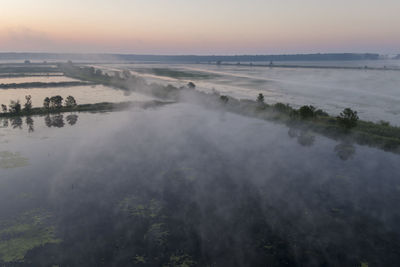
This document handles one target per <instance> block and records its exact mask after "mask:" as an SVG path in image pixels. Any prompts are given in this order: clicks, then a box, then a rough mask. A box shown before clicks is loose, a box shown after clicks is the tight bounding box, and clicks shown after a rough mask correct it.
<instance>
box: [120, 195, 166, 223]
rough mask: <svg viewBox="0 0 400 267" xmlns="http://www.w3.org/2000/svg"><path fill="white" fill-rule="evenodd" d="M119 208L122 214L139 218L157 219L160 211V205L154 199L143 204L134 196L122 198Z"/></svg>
mask: <svg viewBox="0 0 400 267" xmlns="http://www.w3.org/2000/svg"><path fill="white" fill-rule="evenodd" d="M119 207H120V209H121V210H122V211H123V212H125V213H127V214H129V215H131V216H135V217H141V218H156V217H159V216H160V214H161V209H162V205H161V203H160V202H159V201H157V200H155V199H152V200H150V201H149V202H145V201H142V200H140V199H139V198H137V197H135V196H130V197H126V198H124V199H123V200H122V201H121V202H120V204H119Z"/></svg>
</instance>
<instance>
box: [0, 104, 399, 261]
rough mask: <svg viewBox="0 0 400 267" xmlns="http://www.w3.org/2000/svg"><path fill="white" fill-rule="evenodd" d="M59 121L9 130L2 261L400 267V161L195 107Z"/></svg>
mask: <svg viewBox="0 0 400 267" xmlns="http://www.w3.org/2000/svg"><path fill="white" fill-rule="evenodd" d="M70 115H78V117H77V118H76V120H75V121H73V123H69V122H68V120H67V116H70ZM54 116H59V115H54ZM54 116H52V117H51V118H47V117H37V116H36V117H32V119H33V121H34V122H33V123H32V122H31V123H30V124H31V125H33V128H34V130H33V131H30V132H29V127H28V126H27V125H26V122H25V120H26V118H23V121H22V125H20V126H21V129H20V128H19V126H17V127H15V128H14V126H15V125H16V124H15V122H14V124H12V122H11V121H9V125H8V127H5V128H0V143H1V149H0V258H1V259H3V260H4V259H5V258H7V257H8V259H10V258H12V257H14V258H15V257H17V256H18V255H22V256H23V258H24V260H25V263H24V264H22V265H21V266H24V265H26V266H51V265H60V266H64V265H67V266H79V265H80V266H82V265H84V266H129V265H133V264H137V265H138V264H143V265H149V266H162V265H166V264H170V265H173V264H175V265H176V264H178V263H180V264H186V265H187V266H191V265H200V266H210V265H214V266H259V265H261V264H263V265H268V266H282V265H288V266H321V265H325V266H357V265H361V263H364V264H365V263H368V264H369V265H370V266H396V265H397V264H398V262H399V261H400V254H399V251H400V248H399V244H400V242H399V241H400V240H399V239H400V224H399V218H400V211H399V209H398V208H397V206H398V203H399V201H400V181H399V179H398V173H399V171H400V166H399V164H398V160H399V156H398V155H395V154H391V153H386V152H383V151H380V150H376V149H372V148H368V147H363V146H358V145H354V144H349V143H338V142H336V141H334V140H331V139H327V138H325V137H322V136H319V135H317V134H314V133H312V132H308V131H306V132H302V131H300V130H297V129H288V128H287V127H286V126H283V125H279V124H273V123H270V122H266V121H261V120H257V119H252V118H246V117H242V116H238V115H234V114H231V113H225V112H222V111H211V110H205V109H203V108H201V107H199V106H193V105H189V104H172V105H168V106H164V107H161V108H155V109H147V110H143V109H133V110H129V111H124V112H114V113H101V114H88V113H79V114H64V115H63V117H62V118H60V117H58V118H55V117H54ZM49 121H50V122H57V121H58V123H49ZM60 121H63V123H60ZM1 124H3V122H0V125H1ZM12 125H14V126H12ZM46 125H48V126H50V127H48V126H46ZM43 229H44V230H43ZM33 233H36V235H33ZM32 235H33V237H32ZM7 240H8V241H7ZM10 240H11V241H10ZM7 242H8V243H7ZM5 244H8V249H7V250H6V249H5ZM23 244H24V245H26V246H25V247H28V248H30V249H29V251H25V250H24V249H21V248H20V247H19V246H21V245H23ZM5 251H6V252H7V253H5ZM12 252H14V254H13V253H12ZM2 253H3V254H2ZM13 255H14V256H13ZM15 255H17V256H15ZM6 256H7V257H6Z"/></svg>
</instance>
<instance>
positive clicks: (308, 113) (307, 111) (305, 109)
mask: <svg viewBox="0 0 400 267" xmlns="http://www.w3.org/2000/svg"><path fill="white" fill-rule="evenodd" d="M314 112H315V107H313V106H302V107H301V108H300V109H299V114H300V117H301V118H302V119H309V118H312V117H314V116H315V114H314Z"/></svg>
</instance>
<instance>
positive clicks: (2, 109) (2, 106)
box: [1, 104, 7, 113]
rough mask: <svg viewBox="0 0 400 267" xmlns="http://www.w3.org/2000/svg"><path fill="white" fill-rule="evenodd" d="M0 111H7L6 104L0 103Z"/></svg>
mask: <svg viewBox="0 0 400 267" xmlns="http://www.w3.org/2000/svg"><path fill="white" fill-rule="evenodd" d="M1 111H3V113H6V112H7V106H6V105H4V104H1Z"/></svg>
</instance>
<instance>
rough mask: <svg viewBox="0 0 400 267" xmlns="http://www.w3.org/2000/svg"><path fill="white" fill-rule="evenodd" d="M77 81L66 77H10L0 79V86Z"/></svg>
mask: <svg viewBox="0 0 400 267" xmlns="http://www.w3.org/2000/svg"><path fill="white" fill-rule="evenodd" d="M76 81H79V80H76V79H73V78H69V77H66V76H31V77H12V78H0V84H2V83H4V84H7V83H32V82H41V83H51V82H53V83H55V82H76Z"/></svg>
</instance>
